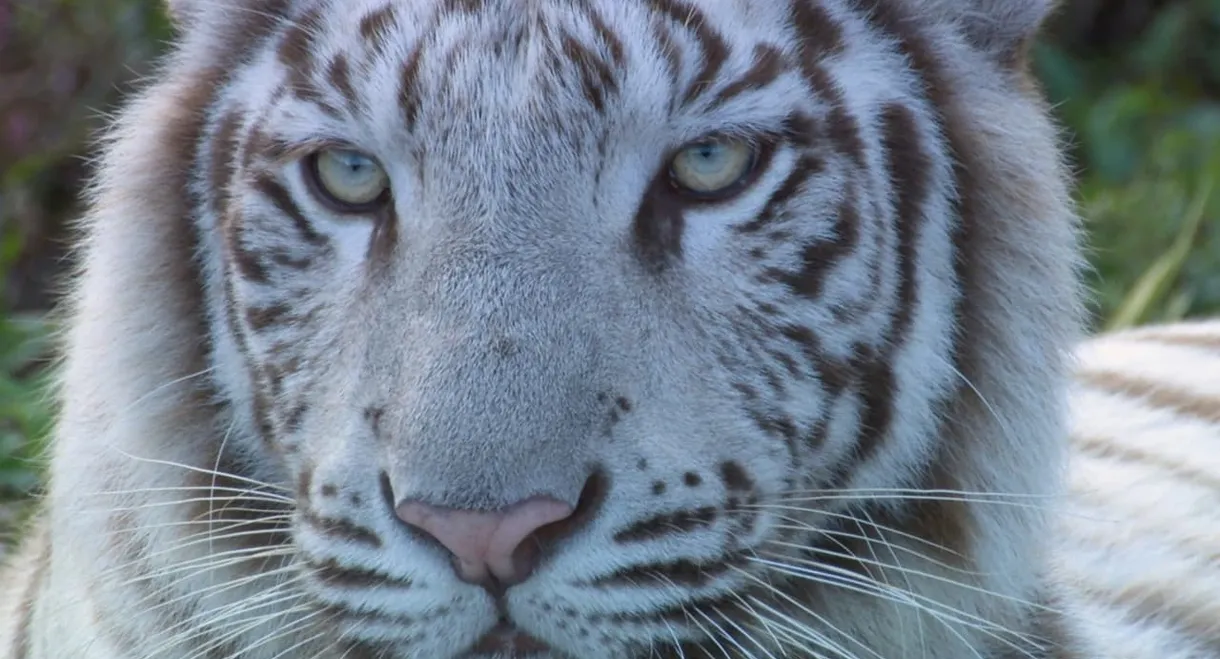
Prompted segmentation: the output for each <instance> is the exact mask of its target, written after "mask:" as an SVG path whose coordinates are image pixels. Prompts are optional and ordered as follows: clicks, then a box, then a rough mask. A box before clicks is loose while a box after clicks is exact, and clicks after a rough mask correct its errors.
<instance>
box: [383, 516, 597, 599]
mask: <svg viewBox="0 0 1220 659" xmlns="http://www.w3.org/2000/svg"><path fill="white" fill-rule="evenodd" d="M396 512H397V513H398V518H399V519H401V520H402V521H403V522H406V523H407V524H410V525H411V526H414V527H415V528H417V529H419V530H421V531H423V532H424V533H427V534H428V535H430V536H432V537H433V538H435V539H436V541H437V542H439V543H440V544H441V545H442V546H443V547H445V549H448V550H449V552H450V553H451V554H453V558H454V569H455V570H456V571H457V574H458V577H459V578H461V579H462V580H463V581H467V582H469V583H473V584H479V585H483V586H488V585H489V584H490V585H498V586H500V587H507V586H511V585H514V584H517V583H521V582H522V581H524V580H525V579H526V578H528V577H529V575H530V574H531V573H532V572H533V571H534V568H535V567H537V564H538V559H539V556H540V549H541V547H540V544H541V543H540V541H539V540H538V539H537V538H536V537H532V536H534V534H535V532H536V531H538V529H540V528H542V527H544V526H546V525H548V524H553V523H555V522H559V521H562V520H564V519H567V518H569V517H571V516H572V513H573V512H574V510H573V508H572V506H570V505H568V504H566V503H563V502H561V501H559V500H557V499H552V498H550V497H545V496H536V497H530V498H529V499H525V500H524V501H519V502H517V503H515V504H512V505H510V506H508V507H507V508H504V509H502V510H499V511H495V512H481V511H471V510H459V509H454V508H443V507H439V506H433V505H431V504H427V503H423V502H420V501H405V502H403V503H401V504H399V505H398V506H397V508H396Z"/></svg>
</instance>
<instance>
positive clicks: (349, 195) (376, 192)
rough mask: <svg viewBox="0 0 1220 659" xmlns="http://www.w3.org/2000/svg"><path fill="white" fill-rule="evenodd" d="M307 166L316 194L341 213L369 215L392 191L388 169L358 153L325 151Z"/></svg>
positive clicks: (338, 150)
mask: <svg viewBox="0 0 1220 659" xmlns="http://www.w3.org/2000/svg"><path fill="white" fill-rule="evenodd" d="M305 166H306V168H307V172H306V175H307V176H308V177H309V179H310V183H312V187H313V189H314V192H315V194H317V195H318V196H319V197H320V198H321V199H322V201H323V202H325V203H326V204H327V205H329V206H331V207H332V208H334V209H336V210H338V211H340V212H345V213H360V212H368V211H370V210H373V209H375V208H376V207H377V206H380V205H381V204H382V203H383V202H384V201H385V200H386V198H387V196H388V194H389V192H390V177H389V176H388V175H387V174H386V172H385V170H384V169H382V167H381V165H379V164H377V161H375V160H373V159H372V158H370V157H369V156H366V155H364V154H363V153H360V152H359V151H352V150H349V149H323V150H321V151H318V152H317V153H315V154H313V155H311V156H310V157H309V158H308V159H307V161H306V163H305Z"/></svg>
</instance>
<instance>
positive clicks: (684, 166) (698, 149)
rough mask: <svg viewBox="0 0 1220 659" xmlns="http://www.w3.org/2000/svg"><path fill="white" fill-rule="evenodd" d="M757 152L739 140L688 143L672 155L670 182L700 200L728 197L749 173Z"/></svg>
mask: <svg viewBox="0 0 1220 659" xmlns="http://www.w3.org/2000/svg"><path fill="white" fill-rule="evenodd" d="M757 160H758V153H757V150H756V149H755V147H754V146H753V145H751V144H750V143H748V142H746V141H743V140H708V141H704V142H696V143H694V144H691V145H689V146H687V147H685V148H683V149H682V150H681V151H679V152H678V154H677V155H676V156H674V159H673V161H671V163H670V179H671V180H672V181H673V183H674V185H675V186H677V187H678V188H680V189H682V190H683V191H686V192H691V193H694V194H696V195H698V196H701V197H714V196H718V195H723V194H728V193H730V192H732V191H734V190H735V188H736V187H737V186H738V184H739V183H741V182H742V181H744V180H745V179H746V177H748V176H749V175H750V173H751V172H752V171H753V169H754V166H755V164H756V163H757Z"/></svg>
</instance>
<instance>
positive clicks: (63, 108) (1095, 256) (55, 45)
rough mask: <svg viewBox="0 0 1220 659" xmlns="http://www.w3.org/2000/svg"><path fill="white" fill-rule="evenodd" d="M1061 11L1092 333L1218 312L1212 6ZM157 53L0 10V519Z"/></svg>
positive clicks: (127, 14)
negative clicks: (57, 315)
mask: <svg viewBox="0 0 1220 659" xmlns="http://www.w3.org/2000/svg"><path fill="white" fill-rule="evenodd" d="M1064 4H1065V6H1064V7H1063V10H1062V11H1061V12H1060V14H1059V16H1058V18H1057V20H1056V21H1055V22H1054V24H1053V25H1052V26H1051V29H1050V30H1049V31H1048V34H1047V36H1046V37H1045V38H1044V39H1043V40H1042V42H1041V43H1040V44H1039V45H1038V47H1037V49H1036V52H1035V55H1036V69H1037V74H1038V77H1039V78H1040V79H1041V80H1042V82H1043V85H1044V87H1045V88H1046V91H1047V93H1048V94H1049V96H1050V97H1051V99H1052V101H1053V102H1054V103H1055V106H1056V112H1057V114H1058V116H1059V119H1060V121H1061V122H1062V124H1063V125H1064V127H1065V129H1066V130H1067V133H1068V136H1069V138H1070V140H1071V155H1072V159H1073V162H1074V164H1075V166H1076V171H1077V172H1078V177H1079V180H1078V189H1079V195H1078V196H1079V201H1080V205H1081V209H1082V212H1083V214H1084V216H1085V218H1086V220H1087V227H1088V231H1089V237H1090V244H1091V251H1090V259H1091V262H1092V264H1093V266H1094V270H1093V272H1092V273H1091V274H1090V284H1091V285H1092V287H1093V290H1094V291H1095V292H1096V296H1095V303H1094V306H1093V311H1094V328H1095V329H1106V328H1115V327H1124V326H1131V325H1136V324H1143V323H1149V322H1158V321H1164V320H1171V319H1177V318H1182V317H1188V316H1199V315H1204V314H1208V313H1211V312H1216V311H1217V310H1220V189H1217V188H1220V148H1217V147H1220V0H1064ZM169 36H170V27H169V25H168V23H167V22H166V20H165V18H164V16H163V15H162V14H161V11H160V7H159V1H158V0H0V502H2V501H3V500H5V499H8V500H15V499H18V498H20V497H23V496H25V495H28V494H29V493H30V492H32V491H34V490H35V489H36V488H37V482H38V480H37V475H36V474H37V471H38V470H37V465H36V463H35V460H34V458H35V456H36V455H37V452H38V447H39V445H40V443H41V439H42V438H43V437H45V434H46V431H47V428H48V426H49V421H50V405H49V404H48V403H49V401H48V400H47V396H46V392H45V378H46V374H45V369H42V368H41V366H42V365H43V364H44V363H45V362H46V359H47V357H48V341H47V339H46V337H47V332H48V329H49V328H48V324H47V322H46V321H45V320H44V318H43V314H44V312H45V311H46V309H47V308H48V307H49V306H50V305H51V304H53V302H54V301H55V293H56V286H55V284H54V282H55V278H56V276H57V275H58V274H59V273H61V272H62V271H63V268H64V265H65V261H64V254H65V249H64V246H65V242H66V240H65V237H66V232H65V228H66V223H67V221H69V220H70V219H71V218H72V217H73V215H74V214H75V213H76V212H77V210H78V195H79V191H80V186H81V183H82V180H83V179H84V178H85V177H86V176H87V175H88V173H89V167H90V160H89V157H90V155H91V149H90V139H91V135H92V134H93V133H94V131H95V130H96V129H97V128H98V126H99V125H101V124H102V123H103V122H104V120H105V116H106V115H107V113H110V112H113V110H114V109H115V107H116V104H118V103H119V102H120V101H121V99H122V96H123V93H124V92H125V91H128V90H130V89H132V88H133V86H134V85H135V84H137V83H138V81H139V79H140V76H141V75H144V74H146V73H148V71H149V64H150V60H151V58H152V57H154V56H155V55H156V54H157V53H158V52H159V51H160V50H161V48H162V47H163V44H164V42H165V40H166V39H167V38H168V37H169ZM3 509H4V507H3V506H0V529H2V528H3V526H4V518H3V512H2V511H3Z"/></svg>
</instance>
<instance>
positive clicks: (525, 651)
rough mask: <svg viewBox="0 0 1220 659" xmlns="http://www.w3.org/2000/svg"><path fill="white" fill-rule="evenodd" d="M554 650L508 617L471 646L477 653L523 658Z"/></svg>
mask: <svg viewBox="0 0 1220 659" xmlns="http://www.w3.org/2000/svg"><path fill="white" fill-rule="evenodd" d="M553 651H554V650H553V649H552V648H551V647H550V646H549V645H547V644H546V643H543V642H542V641H540V640H538V639H536V638H534V637H533V636H530V635H529V634H526V633H525V632H523V631H521V629H519V628H518V627H517V626H516V625H515V624H513V623H512V622H511V621H509V620H508V619H506V618H501V619H500V622H499V623H498V624H497V625H496V626H495V627H493V628H492V629H491V630H490V631H488V632H487V633H486V634H485V635H484V636H483V638H481V639H479V641H478V642H477V643H475V644H474V647H473V648H471V652H472V653H474V654H475V655H483V654H486V655H500V656H510V657H521V658H522V659H527V658H528V657H534V656H543V655H548V654H549V653H551V652H553Z"/></svg>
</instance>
